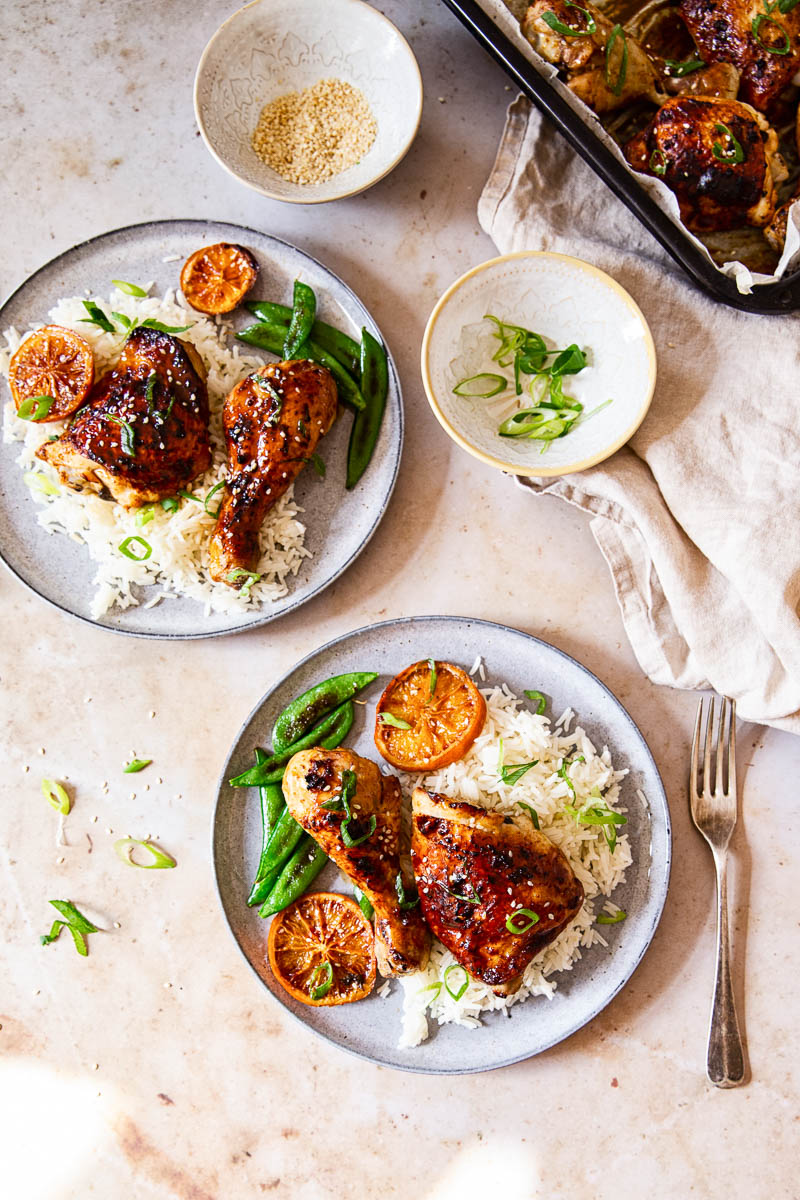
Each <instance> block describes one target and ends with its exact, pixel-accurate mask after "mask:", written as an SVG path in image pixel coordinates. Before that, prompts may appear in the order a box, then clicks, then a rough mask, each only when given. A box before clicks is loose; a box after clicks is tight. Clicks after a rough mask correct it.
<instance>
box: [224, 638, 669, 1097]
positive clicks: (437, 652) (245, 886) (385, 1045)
mask: <svg viewBox="0 0 800 1200" xmlns="http://www.w3.org/2000/svg"><path fill="white" fill-rule="evenodd" d="M479 654H480V655H482V656H483V660H484V664H485V667H486V674H487V683H489V684H492V683H502V682H504V681H505V682H506V683H508V685H509V687H511V689H512V690H513V691H514V692H515V693H517V695H521V693H522V691H523V689H525V688H537V689H540V690H541V691H543V692H544V693H545V694H546V695H547V696H548V697H550V701H551V706H552V707H551V710H550V711H552V713H553V714H555V715H556V716H557V715H558V714H559V713H560V712H562V711H563V710H564V709H565V708H566V707H567V706H568V705H569V706H571V707H572V708H573V709H574V710H575V712H576V713H577V718H578V722H579V723H580V724H581V725H582V726H583V728H584V729H585V730H586V731H587V733H588V734H589V736H590V737H591V739H592V741H593V742H594V743H595V745H596V746H597V747H598V748H602V747H603V746H604V745H607V746H608V747H609V749H610V751H611V755H612V758H613V760H614V764H615V766H616V767H617V768H620V767H627V768H628V770H629V772H630V774H629V775H628V777H627V779H626V780H625V781H624V783H623V785H622V789H623V791H622V794H623V797H624V801H625V805H626V807H627V809H628V825H627V827H626V831H627V832H628V834H629V836H630V840H631V848H632V852H633V859H634V862H633V865H632V866H631V867H630V868H629V869H628V872H627V880H626V882H625V883H624V884H623V885H621V886H620V887H619V888H618V889H617V891H615V893H614V901H615V903H618V904H620V905H621V907H622V908H624V909H625V910H626V912H627V913H628V914H629V915H628V919H627V920H626V921H624V922H622V923H621V924H619V925H611V926H609V927H608V929H607V930H606V931H604V932H605V933H606V936H607V939H608V942H609V945H610V947H611V952H610V953H609V952H608V951H606V950H604V949H603V947H601V946H596V947H594V948H593V949H591V950H587V951H584V954H583V958H582V959H580V961H579V962H578V963H576V965H575V967H574V968H573V969H572V971H568V972H565V973H564V974H562V975H561V976H560V978H559V985H558V991H557V992H556V994H555V996H554V998H553V999H552V1000H548V999H546V998H545V997H536V998H531V999H529V1000H526V1001H524V1002H523V1003H521V1004H519V1005H517V1006H516V1007H515V1008H512V1009H511V1010H510V1012H509V1015H506V1013H504V1012H496V1013H491V1014H489V1015H488V1016H486V1017H484V1020H483V1027H482V1028H481V1029H464V1028H461V1027H460V1026H457V1025H444V1026H441V1027H440V1026H438V1025H436V1024H435V1022H433V1021H429V1027H430V1030H431V1037H430V1038H429V1040H428V1041H427V1042H424V1043H423V1044H422V1045H421V1046H417V1047H415V1048H414V1049H408V1050H399V1049H398V1048H397V1042H398V1039H399V1035H400V1028H401V1010H402V993H401V989H400V987H399V985H398V984H394V985H393V986H392V990H391V994H390V995H389V997H388V998H386V999H381V998H380V997H378V996H377V995H376V994H375V993H374V992H373V994H372V995H371V996H370V997H369V998H368V999H367V1000H363V1001H361V1002H360V1003H358V1004H354V1005H343V1006H341V1007H335V1008H308V1007H306V1006H304V1005H302V1004H297V1003H296V1002H295V1001H294V1000H292V999H291V998H290V997H289V996H288V995H287V993H286V992H284V991H283V989H282V988H281V987H280V985H279V984H277V983H276V982H275V980H274V978H273V976H272V972H271V971H270V968H269V965H268V963H267V962H266V959H265V955H266V941H267V939H266V934H267V924H266V922H264V921H263V920H261V919H260V918H259V916H258V915H257V912H256V911H255V910H253V909H250V908H248V907H247V905H246V903H245V898H246V896H247V893H248V891H249V888H250V884H251V882H252V879H253V876H254V874H255V869H256V866H257V864H258V858H259V853H260V848H261V818H260V808H259V801H258V793H257V790H256V789H255V788H253V789H250V790H248V791H247V792H243V791H242V790H241V789H238V788H231V787H229V786H228V783H227V780H228V779H229V778H230V777H231V776H232V775H236V774H238V773H239V772H240V771H243V770H245V769H246V768H247V767H249V766H251V765H252V762H253V750H254V748H255V747H256V746H259V745H261V746H267V745H268V744H269V735H270V731H271V729H272V725H273V723H274V721H275V718H276V717H277V715H278V713H279V712H280V711H281V709H283V708H284V707H285V705H286V704H288V703H289V701H290V700H292V699H293V698H294V697H295V696H297V695H299V694H300V693H301V692H303V691H304V690H305V689H306V688H308V687H310V686H311V685H312V684H314V683H316V682H318V681H319V680H322V679H326V678H327V677H328V676H330V675H337V674H340V673H342V672H345V671H355V670H358V671H368V670H374V671H378V672H379V673H380V674H379V678H378V679H377V680H376V681H375V683H374V684H373V685H372V687H371V688H370V689H369V690H368V691H366V692H364V693H362V697H361V698H364V699H366V700H367V705H366V707H362V706H358V707H357V717H356V724H355V725H354V727H353V730H352V732H351V734H350V736H349V738H348V739H347V742H348V745H349V746H351V747H352V748H353V749H355V750H357V751H358V752H359V753H360V754H363V755H365V756H366V757H371V758H373V759H377V758H378V755H377V751H376V750H375V744H374V742H373V740H372V731H373V728H374V716H375V709H374V706H375V702H376V701H377V699H378V697H379V696H380V694H381V692H382V691H383V689H384V687H385V686H386V684H387V683H388V682H389V680H390V679H391V678H392V677H393V676H394V675H396V674H397V672H398V671H400V670H402V668H403V667H405V666H408V664H409V663H412V662H415V661H418V660H419V659H425V658H433V657H435V658H440V659H447V660H449V661H451V662H456V663H459V664H460V665H461V666H463V667H464V668H465V669H467V670H469V669H470V667H471V666H472V664H473V663H474V661H475V659H476V657H477V656H478V655H479ZM637 789H641V791H642V792H643V793H644V795H645V796H646V798H647V807H646V808H645V807H644V806H643V805H642V804H641V803H640V801H639V800H638V799H637V796H636V791H637ZM213 853H214V869H215V872H216V878H217V886H218V889H219V894H220V899H221V901H222V907H223V910H224V912H225V916H226V918H227V920H228V924H229V925H230V928H231V932H232V933H233V936H234V937H235V938H236V941H237V942H238V944H239V948H240V949H241V951H242V953H243V954H244V956H245V958H246V959H247V961H248V962H249V964H250V966H251V967H252V968H253V970H254V971H255V972H256V974H257V975H258V977H259V979H260V980H261V981H262V983H263V984H264V986H265V987H266V988H268V989H269V991H270V992H272V994H273V996H274V997H275V998H276V1000H278V1001H280V1003H281V1004H282V1005H283V1006H284V1008H287V1009H288V1010H289V1012H290V1013H292V1015H293V1016H295V1017H297V1018H298V1020H300V1021H302V1022H303V1024H304V1025H307V1026H308V1027H309V1028H310V1029H312V1030H313V1031H314V1033H317V1034H319V1035H320V1036H321V1037H324V1038H326V1039H327V1040H328V1041H331V1042H333V1043H334V1044H335V1045H337V1046H341V1047H342V1049H344V1050H349V1051H351V1052H352V1053H353V1054H357V1055H359V1056H361V1057H362V1058H367V1059H369V1060H370V1061H372V1062H375V1063H379V1064H381V1065H382V1066H387V1067H397V1068H399V1069H400V1070H405V1071H420V1072H426V1073H430V1074H437V1075H449V1074H453V1075H455V1074H461V1073H464V1072H468V1071H488V1070H491V1069H492V1068H494V1067H502V1066H507V1065H508V1064H509V1063H513V1062H519V1061H520V1060H521V1059H524V1058H529V1057H530V1056H531V1055H534V1054H538V1053H539V1052H540V1051H541V1050H546V1049H547V1048H548V1047H549V1046H553V1045H555V1044H556V1042H560V1041H562V1040H563V1039H564V1038H566V1037H569V1035H570V1034H572V1033H575V1031H576V1030H578V1029H580V1028H581V1027H582V1026H583V1025H585V1024H586V1023H587V1021H591V1019H592V1018H593V1017H595V1016H596V1015H597V1014H598V1013H599V1012H600V1011H601V1009H603V1008H605V1006H606V1005H607V1004H608V1003H609V1001H610V1000H611V999H612V998H613V997H614V996H615V995H616V994H617V992H618V991H619V990H620V988H622V987H623V986H624V985H625V983H626V982H627V981H628V979H630V977H631V975H632V974H633V972H634V971H635V969H636V967H637V966H638V964H639V963H640V962H641V959H642V956H643V955H644V953H645V951H646V950H647V947H648V946H649V945H650V941H651V939H652V937H653V934H654V933H655V930H656V926H657V925H658V922H659V919H660V917H661V911H662V908H663V906H664V901H665V899H666V895H667V885H668V882H669V866H670V854H671V831H670V820H669V810H668V808H667V800H666V796H665V794H664V787H663V785H662V783H661V779H660V777H659V774H658V769H657V767H656V765H655V763H654V761H653V756H652V755H651V753H650V751H649V749H648V747H647V744H646V742H645V740H644V738H643V737H642V735H641V733H640V732H639V730H638V729H637V727H636V725H635V724H634V722H633V721H632V720H631V718H630V716H629V715H628V713H627V712H626V711H625V709H624V708H623V707H622V705H621V704H620V702H619V701H618V700H617V699H616V698H615V697H614V696H613V695H612V694H611V692H609V690H608V688H607V687H605V686H604V685H603V684H602V683H601V682H600V680H599V679H597V678H596V677H595V676H594V675H592V673H591V672H590V671H587V670H586V668H585V667H582V666H581V665H580V663H578V662H576V661H575V660H574V659H573V658H570V657H569V656H568V655H566V654H563V653H562V652H561V651H560V650H556V649H555V648H554V647H553V646H549V645H548V644H547V643H546V642H541V641H539V640H538V639H537V638H534V637H530V636H529V635H528V634H525V633H520V632H519V630H516V629H509V628H508V627H507V626H504V625H495V624H492V623H491V622H488V621H477V620H475V621H473V620H469V619H467V618H464V617H412V618H403V619H401V620H397V621H385V622H382V623H381V624H379V625H370V626H368V627H367V628H365V629H359V630H357V631H356V632H355V633H350V634H347V635H346V636H344V637H341V638H337V639H336V641H333V642H330V643H329V644H328V645H327V646H323V647H322V649H321V650H317V651H316V652H315V653H314V654H310V655H309V656H308V657H307V658H305V659H303V661H302V662H300V663H298V664H297V666H296V667H295V668H294V670H292V671H290V672H289V674H288V675H286V676H285V677H284V678H283V679H281V680H280V682H279V683H277V684H276V685H275V687H273V688H272V690H271V691H269V692H268V693H267V694H266V696H265V697H264V698H263V700H262V701H261V702H260V703H259V704H258V705H257V706H256V708H255V709H254V710H253V712H252V713H251V714H250V716H249V717H248V719H247V721H246V722H245V724H244V726H243V727H242V729H241V731H240V732H239V735H238V737H237V739H236V743H235V745H234V747H233V750H232V751H231V754H230V756H229V758H228V761H227V762H226V763H225V766H224V768H223V770H222V776H221V778H220V783H219V795H218V798H217V805H216V810H215V813H214V825H213ZM315 887H316V888H319V889H320V890H335V891H342V890H344V891H347V892H348V893H349V891H350V887H349V884H345V883H343V881H342V878H341V876H340V875H339V872H338V870H337V869H336V868H335V867H334V866H333V865H329V866H327V867H325V869H324V871H323V872H322V874H321V875H320V876H319V877H318V880H317V882H316V884H315Z"/></svg>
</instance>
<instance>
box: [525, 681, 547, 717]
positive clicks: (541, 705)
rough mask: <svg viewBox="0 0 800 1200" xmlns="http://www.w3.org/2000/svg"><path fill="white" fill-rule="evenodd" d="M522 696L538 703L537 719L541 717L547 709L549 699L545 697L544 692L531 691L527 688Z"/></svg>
mask: <svg viewBox="0 0 800 1200" xmlns="http://www.w3.org/2000/svg"><path fill="white" fill-rule="evenodd" d="M522 694H523V696H527V697H528V699H529V700H535V701H536V715H537V717H540V716H541V715H542V713H543V712H544V710H545V709H546V708H547V698H546V696H545V695H544V692H534V691H529V690H528V689H527V688H526V689H525V691H524V692H523V693H522Z"/></svg>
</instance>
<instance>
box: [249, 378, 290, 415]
mask: <svg viewBox="0 0 800 1200" xmlns="http://www.w3.org/2000/svg"><path fill="white" fill-rule="evenodd" d="M252 378H253V379H254V380H255V382H256V383H257V384H258V386H259V387H260V388H262V389H263V390H264V391H265V392H266V393H267V395H268V396H269V398H270V400H271V401H272V404H273V408H272V411H271V412H270V414H269V416H268V417H267V424H268V425H277V424H278V418H279V417H280V415H281V409H282V408H283V396H282V395H281V394H280V392H279V391H278V390H277V389H276V388H275V387H274V386H273V384H272V382H271V381H270V380H269V379H267V377H266V375H261V374H260V373H259V372H258V371H257V372H256V373H255V374H254V375H253V376H252Z"/></svg>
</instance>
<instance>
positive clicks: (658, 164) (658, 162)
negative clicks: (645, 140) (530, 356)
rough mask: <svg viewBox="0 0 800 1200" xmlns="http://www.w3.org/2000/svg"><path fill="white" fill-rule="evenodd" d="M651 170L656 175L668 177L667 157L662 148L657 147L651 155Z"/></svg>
mask: <svg viewBox="0 0 800 1200" xmlns="http://www.w3.org/2000/svg"><path fill="white" fill-rule="evenodd" d="M650 170H651V171H652V172H653V174H654V175H666V173H667V156H666V154H665V153H664V151H663V150H662V149H661V147H660V146H656V148H655V150H654V151H653V153H652V154H651V155H650Z"/></svg>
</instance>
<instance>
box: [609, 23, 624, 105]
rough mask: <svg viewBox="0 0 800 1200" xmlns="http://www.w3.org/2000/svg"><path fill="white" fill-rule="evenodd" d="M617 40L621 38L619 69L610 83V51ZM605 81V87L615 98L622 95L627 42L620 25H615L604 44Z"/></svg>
mask: <svg viewBox="0 0 800 1200" xmlns="http://www.w3.org/2000/svg"><path fill="white" fill-rule="evenodd" d="M618 38H622V54H621V56H620V59H619V67H618V70H617V77H616V79H615V80H614V82H613V83H612V82H611V51H612V48H613V46H614V44H615V42H616V41H617V39H618ZM604 73H605V80H606V86H607V87H608V88H610V89H611V91H612V92H613V93H614V95H615V96H619V95H621V93H622V89H623V87H624V86H625V77H626V76H627V74H628V42H627V39H626V37H625V30H624V29H623V28H622V26H621V25H615V26H614V28H613V29H612V30H611V33H610V35H609V38H608V41H607V42H606V65H605V72H604Z"/></svg>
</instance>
